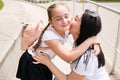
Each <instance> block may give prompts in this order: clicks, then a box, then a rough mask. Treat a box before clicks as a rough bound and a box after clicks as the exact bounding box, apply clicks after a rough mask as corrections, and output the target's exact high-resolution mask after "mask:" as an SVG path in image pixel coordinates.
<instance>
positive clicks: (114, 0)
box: [92, 0, 120, 2]
mask: <svg viewBox="0 0 120 80" xmlns="http://www.w3.org/2000/svg"><path fill="white" fill-rule="evenodd" d="M92 1H104V2H120V0H92Z"/></svg>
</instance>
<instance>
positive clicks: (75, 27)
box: [70, 12, 83, 36]
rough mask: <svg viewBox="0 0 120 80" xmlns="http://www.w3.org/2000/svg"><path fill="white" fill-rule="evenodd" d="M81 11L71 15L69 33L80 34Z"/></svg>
mask: <svg viewBox="0 0 120 80" xmlns="http://www.w3.org/2000/svg"><path fill="white" fill-rule="evenodd" d="M82 14H83V12H80V13H79V14H78V15H76V16H75V17H73V20H72V23H71V27H70V32H71V34H73V36H74V35H76V36H78V35H79V34H80V26H81V19H82Z"/></svg>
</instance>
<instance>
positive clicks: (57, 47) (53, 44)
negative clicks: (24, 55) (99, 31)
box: [45, 36, 96, 62]
mask: <svg viewBox="0 0 120 80" xmlns="http://www.w3.org/2000/svg"><path fill="white" fill-rule="evenodd" d="M95 40H96V37H95V36H94V37H90V38H88V39H87V40H85V41H84V42H83V43H81V44H80V45H79V46H78V47H76V48H74V49H73V50H71V51H69V50H68V49H67V48H66V47H65V46H64V45H63V44H61V42H60V41H59V40H49V41H45V43H46V44H47V45H48V46H49V48H51V49H52V50H53V51H54V52H55V53H56V55H58V56H59V57H60V58H62V59H63V60H65V61H67V62H70V61H74V60H75V59H77V58H78V57H79V56H80V55H82V54H83V53H84V52H85V51H86V50H87V49H88V47H89V46H90V45H91V44H92V43H94V42H95Z"/></svg>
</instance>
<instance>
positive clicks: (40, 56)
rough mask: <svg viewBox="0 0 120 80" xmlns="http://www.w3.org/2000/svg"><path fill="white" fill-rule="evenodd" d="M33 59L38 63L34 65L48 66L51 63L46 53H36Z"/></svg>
mask: <svg viewBox="0 0 120 80" xmlns="http://www.w3.org/2000/svg"><path fill="white" fill-rule="evenodd" d="M33 59H34V60H36V62H33V63H34V64H39V63H42V64H44V65H47V63H49V62H51V60H50V57H49V55H47V54H46V53H38V52H34V56H33Z"/></svg>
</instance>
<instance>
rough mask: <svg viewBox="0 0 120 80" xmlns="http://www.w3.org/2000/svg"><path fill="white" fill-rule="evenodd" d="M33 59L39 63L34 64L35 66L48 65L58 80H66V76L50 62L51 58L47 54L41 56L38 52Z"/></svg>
mask: <svg viewBox="0 0 120 80" xmlns="http://www.w3.org/2000/svg"><path fill="white" fill-rule="evenodd" d="M33 58H34V59H35V60H36V61H37V62H33V63H34V64H38V63H42V64H44V65H46V66H47V67H48V68H49V69H50V70H51V71H52V73H53V74H54V75H55V77H56V78H57V80H66V78H67V77H66V75H65V74H64V73H63V72H61V71H60V70H59V69H58V68H57V67H56V66H55V65H54V64H53V63H52V61H51V60H50V58H49V56H48V55H47V54H45V53H42V54H39V53H37V52H35V55H34V56H33Z"/></svg>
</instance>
